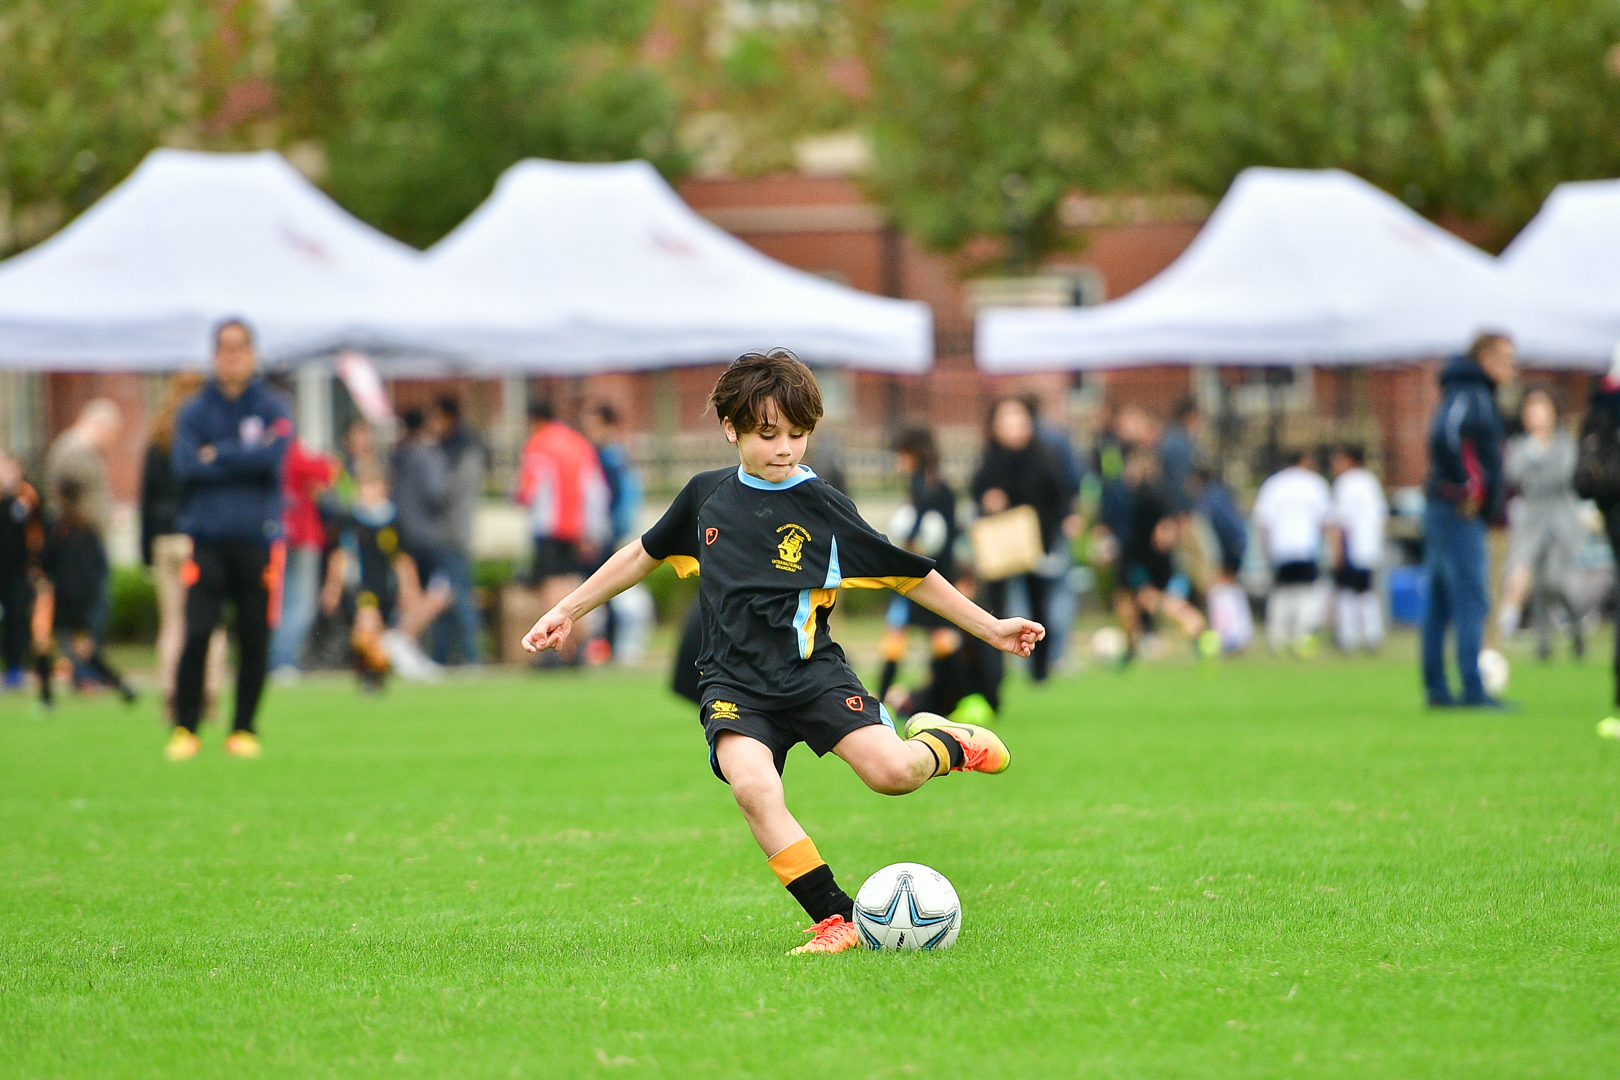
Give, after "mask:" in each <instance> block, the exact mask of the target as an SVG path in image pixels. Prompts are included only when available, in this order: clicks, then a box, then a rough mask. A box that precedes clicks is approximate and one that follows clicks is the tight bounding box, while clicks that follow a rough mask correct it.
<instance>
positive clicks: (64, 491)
mask: <svg viewBox="0 0 1620 1080" xmlns="http://www.w3.org/2000/svg"><path fill="white" fill-rule="evenodd" d="M83 495H84V493H83V490H82V489H81V488H80V486H79V483H78V481H76V480H71V479H64V480H63V481H62V482H61V483H60V484H58V485H57V489H56V497H57V507H58V509H57V511H56V513H55V514H54V515H53V516H52V518H51V521H50V525H49V527H48V528H47V529H46V532H45V550H44V553H43V557H42V558H41V560H40V563H41V569H42V570H43V571H44V574H45V579H46V581H48V582H49V583H50V594H51V604H52V607H51V612H52V616H51V617H52V626H53V628H54V637H55V644H58V645H60V647H61V648H63V649H65V650H66V651H67V652H68V653H69V654H70V655H71V656H72V657H73V659H74V661H75V664H76V666H77V668H78V670H80V671H82V672H85V673H87V674H88V676H89V679H88V680H82V681H81V678H80V677H76V678H75V681H74V689H84V688H85V687H86V685H87V684H88V683H89V682H90V681H91V680H93V681H94V682H98V683H102V684H104V685H106V686H110V687H112V688H113V689H114V690H116V691H118V695H119V696H120V697H122V698H123V699H124V701H125V702H126V703H132V702H134V700H135V691H133V690H131V689H130V687H129V684H128V683H127V682H125V681H124V676H123V674H122V673H120V672H119V671H118V669H116V668H114V667H113V666H112V664H110V663H109V662H108V661H107V657H106V655H105V653H104V652H103V651H102V648H101V644H100V643H99V642H98V641H97V640H96V636H95V614H96V608H97V606H98V604H99V603H100V600H101V598H102V597H103V596H105V595H106V592H107V578H108V575H109V573H110V570H109V567H108V565H107V550H106V548H105V547H103V546H102V543H101V534H100V533H98V532H97V531H96V528H95V526H94V525H93V524H92V523H91V522H90V520H89V518H88V517H87V516H86V515H85V512H84V509H83V506H82V501H83ZM40 644H41V645H42V646H44V647H41V648H40V649H39V656H38V658H37V659H36V660H35V672H36V673H37V674H38V675H39V681H40V700H41V701H42V702H44V703H45V704H46V705H49V704H50V703H51V700H52V696H51V669H52V667H53V666H54V664H55V657H54V656H53V655H51V653H52V651H53V650H51V649H50V648H49V644H50V643H49V642H45V643H40Z"/></svg>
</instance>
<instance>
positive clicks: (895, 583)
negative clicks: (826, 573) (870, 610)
mask: <svg viewBox="0 0 1620 1080" xmlns="http://www.w3.org/2000/svg"><path fill="white" fill-rule="evenodd" d="M922 583H923V579H922V578H920V577H847V578H844V579H843V580H842V581H840V582H839V583H838V587H839V588H840V589H893V590H894V591H895V592H897V593H899V594H900V595H901V596H904V595H905V594H906V593H908V592H910V591H911V590H912V589H915V588H916V587H917V586H918V585H921V584H922Z"/></svg>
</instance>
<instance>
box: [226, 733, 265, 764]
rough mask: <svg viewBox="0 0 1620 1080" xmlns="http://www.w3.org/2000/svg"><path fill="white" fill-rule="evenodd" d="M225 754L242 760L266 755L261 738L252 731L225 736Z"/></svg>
mask: <svg viewBox="0 0 1620 1080" xmlns="http://www.w3.org/2000/svg"><path fill="white" fill-rule="evenodd" d="M225 752H226V753H227V754H232V755H235V756H236V757H241V758H256V757H258V756H259V755H260V754H262V753H264V747H262V746H260V745H259V737H258V736H257V735H255V734H253V732H251V731H233V732H231V733H230V734H229V735H227V736H225Z"/></svg>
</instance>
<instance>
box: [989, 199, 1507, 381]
mask: <svg viewBox="0 0 1620 1080" xmlns="http://www.w3.org/2000/svg"><path fill="white" fill-rule="evenodd" d="M1510 309H1512V310H1514V311H1516V310H1517V305H1516V304H1515V303H1513V302H1511V301H1510V298H1509V297H1508V296H1507V292H1506V289H1505V286H1504V282H1503V279H1502V276H1501V274H1500V272H1499V270H1498V269H1497V268H1496V266H1495V264H1494V260H1492V259H1491V257H1490V256H1489V255H1486V254H1485V253H1484V252H1482V251H1480V250H1478V249H1477V248H1474V247H1472V246H1471V245H1469V244H1467V243H1465V242H1464V241H1462V240H1460V239H1458V238H1457V237H1455V236H1453V235H1452V234H1450V233H1448V232H1446V231H1445V230H1444V229H1441V228H1440V227H1439V226H1437V225H1435V224H1433V223H1432V222H1430V221H1428V220H1426V219H1424V218H1423V217H1421V216H1419V215H1418V214H1416V213H1414V212H1413V211H1412V210H1410V209H1409V208H1407V207H1406V206H1405V205H1403V204H1402V203H1401V202H1399V201H1398V200H1396V199H1394V198H1392V197H1390V196H1389V195H1387V194H1385V193H1384V192H1383V191H1380V190H1379V189H1378V188H1376V187H1374V186H1373V185H1371V184H1369V183H1367V182H1366V181H1364V180H1361V179H1359V178H1357V177H1355V176H1352V175H1350V174H1349V173H1346V172H1342V171H1339V170H1337V169H1329V170H1323V171H1305V170H1294V169H1262V168H1255V169H1246V170H1244V171H1243V172H1242V173H1241V174H1240V175H1239V176H1238V178H1237V179H1236V180H1235V181H1233V183H1232V187H1231V189H1230V190H1229V191H1228V192H1227V193H1226V197H1225V198H1223V199H1222V200H1221V202H1220V205H1219V206H1217V207H1216V208H1215V212H1214V213H1213V214H1212V215H1211V216H1210V219H1209V221H1208V223H1206V224H1205V226H1204V228H1203V229H1202V230H1201V231H1200V232H1199V234H1198V236H1197V237H1196V238H1195V239H1194V240H1193V242H1192V244H1191V245H1189V246H1188V248H1187V250H1186V251H1184V252H1182V254H1181V256H1180V257H1179V258H1177V259H1176V261H1175V262H1174V263H1172V264H1171V265H1170V266H1169V267H1168V268H1166V269H1165V270H1164V271H1163V272H1162V273H1160V274H1159V275H1158V276H1157V277H1155V278H1154V279H1153V280H1151V281H1149V282H1148V283H1147V284H1145V285H1143V286H1142V287H1141V288H1139V289H1137V290H1136V291H1134V292H1132V293H1130V294H1129V295H1128V296H1125V297H1123V298H1122V299H1119V300H1114V301H1110V302H1108V303H1104V304H1099V305H1097V306H1095V307H1089V308H1079V309H1064V310H1056V311H1054V310H1050V309H1048V310H1035V309H1016V308H1003V309H988V310H986V311H985V312H983V313H981V315H980V317H979V323H978V359H979V363H980V365H981V366H982V367H983V368H985V369H986V370H988V371H1032V370H1054V369H1076V368H1091V367H1108V366H1126V365H1138V364H1154V363H1230V364H1295V363H1322V364H1349V363H1367V362H1375V361H1381V360H1398V359H1409V358H1412V357H1420V356H1433V355H1438V354H1443V353H1447V352H1453V351H1456V350H1458V349H1461V348H1463V347H1464V346H1466V345H1467V343H1468V341H1469V339H1470V338H1471V337H1472V335H1473V334H1474V333H1475V332H1477V331H1478V330H1479V329H1481V328H1482V327H1483V326H1484V325H1485V324H1487V323H1489V324H1490V325H1493V326H1495V325H1499V324H1498V322H1497V321H1496V320H1497V319H1502V318H1506V317H1507V315H1506V313H1507V312H1508V311H1509V310H1510Z"/></svg>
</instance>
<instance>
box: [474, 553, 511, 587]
mask: <svg viewBox="0 0 1620 1080" xmlns="http://www.w3.org/2000/svg"><path fill="white" fill-rule="evenodd" d="M514 572H515V568H514V567H513V565H512V560H511V559H479V560H478V561H477V562H475V563H474V564H473V584H474V585H475V586H477V587H478V588H480V589H494V590H499V589H500V588H501V587H502V586H503V585H505V584H506V583H507V582H509V581H511V580H512V576H513V574H514Z"/></svg>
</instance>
